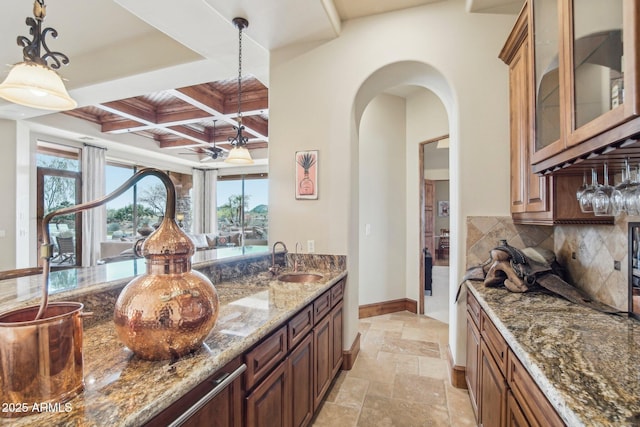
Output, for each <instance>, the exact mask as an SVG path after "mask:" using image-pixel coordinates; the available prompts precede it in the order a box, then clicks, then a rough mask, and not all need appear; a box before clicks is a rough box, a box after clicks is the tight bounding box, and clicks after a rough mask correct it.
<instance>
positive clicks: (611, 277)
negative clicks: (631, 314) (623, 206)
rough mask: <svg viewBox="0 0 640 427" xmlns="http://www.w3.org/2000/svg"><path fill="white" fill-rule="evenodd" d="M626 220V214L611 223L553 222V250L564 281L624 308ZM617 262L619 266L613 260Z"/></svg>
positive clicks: (626, 267) (626, 273)
mask: <svg viewBox="0 0 640 427" xmlns="http://www.w3.org/2000/svg"><path fill="white" fill-rule="evenodd" d="M628 224H629V221H628V219H627V216H626V215H623V216H621V217H620V218H619V219H618V220H617V221H616V223H615V224H614V225H593V226H584V225H582V226H578V225H557V226H555V227H554V228H555V232H554V241H555V245H554V250H555V252H556V258H557V259H558V262H559V263H560V264H561V265H563V266H564V267H565V268H566V270H567V274H568V281H569V282H570V283H572V284H573V285H575V286H577V287H578V288H581V289H582V290H584V291H585V292H586V293H587V294H588V295H589V296H591V297H592V298H594V299H595V300H598V301H600V302H603V303H605V304H608V305H611V306H613V307H616V308H618V309H620V310H623V311H627V310H628V308H629V307H628V303H629V283H628V280H629V279H628V277H629V276H628V272H629V266H628V263H629V259H628V246H629V244H628ZM615 261H619V262H620V270H616V269H615V268H614V262H615Z"/></svg>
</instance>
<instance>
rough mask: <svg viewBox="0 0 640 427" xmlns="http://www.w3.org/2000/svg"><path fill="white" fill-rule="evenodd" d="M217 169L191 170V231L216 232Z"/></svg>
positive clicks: (197, 232) (196, 232) (198, 232)
mask: <svg viewBox="0 0 640 427" xmlns="http://www.w3.org/2000/svg"><path fill="white" fill-rule="evenodd" d="M217 182H218V171H217V170H211V169H206V170H205V169H194V170H193V201H192V203H193V232H194V234H200V233H214V234H215V233H217V231H218V212H217V208H216V185H217Z"/></svg>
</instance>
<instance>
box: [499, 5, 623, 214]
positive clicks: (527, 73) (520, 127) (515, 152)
mask: <svg viewBox="0 0 640 427" xmlns="http://www.w3.org/2000/svg"><path fill="white" fill-rule="evenodd" d="M549 1H554V2H555V0H549ZM551 10H554V8H553V7H551ZM529 14H530V8H529V7H528V6H527V4H525V6H524V7H523V9H522V11H521V13H520V15H519V16H518V19H517V21H516V25H515V26H514V28H513V30H512V31H511V33H510V35H509V38H508V39H507V41H506V43H505V45H504V47H503V49H502V51H501V52H500V58H501V59H502V60H503V61H504V62H505V63H506V64H507V65H508V66H509V91H510V92H509V105H510V110H509V114H510V120H509V126H510V150H511V156H510V159H511V160H510V164H511V187H510V188H511V215H512V217H513V221H514V223H516V224H537V225H553V224H603V223H604V224H611V223H613V218H612V217H595V216H594V215H593V214H591V213H583V212H581V211H580V207H579V205H578V201H577V200H576V198H575V191H576V189H577V188H578V187H579V186H580V185H581V184H582V173H581V172H578V173H577V174H562V175H557V176H549V175H544V176H540V175H537V174H536V173H534V171H533V169H532V162H533V157H534V156H535V155H536V147H538V145H536V143H535V142H534V138H535V136H534V126H533V125H532V123H534V122H535V120H536V119H535V117H534V116H535V114H536V110H535V108H534V105H533V99H534V96H535V95H534V91H533V84H532V82H533V77H532V75H533V74H534V73H535V69H534V67H533V65H532V48H531V38H530V22H531V19H530V15H529ZM554 93H555V92H554ZM543 111H544V112H545V114H546V115H547V116H550V117H547V118H546V121H545V123H546V127H544V129H546V130H547V131H549V128H553V127H554V126H556V125H554V124H553V123H554V119H555V115H554V113H558V111H557V109H556V110H554V109H553V108H547V109H543ZM559 117H560V116H559V114H558V120H559ZM558 126H559V125H558ZM541 135H542V134H541V132H538V136H539V137H542V136H541ZM550 146H551V145H548V146H545V147H550ZM545 149H547V148H545Z"/></svg>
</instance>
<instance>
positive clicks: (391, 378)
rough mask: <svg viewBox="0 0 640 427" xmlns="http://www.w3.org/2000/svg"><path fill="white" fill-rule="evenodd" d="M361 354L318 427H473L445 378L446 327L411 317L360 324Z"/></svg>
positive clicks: (464, 402) (465, 400)
mask: <svg viewBox="0 0 640 427" xmlns="http://www.w3.org/2000/svg"><path fill="white" fill-rule="evenodd" d="M359 331H360V333H361V341H360V343H361V348H360V354H359V355H358V358H357V359H356V362H355V364H354V366H353V369H352V370H351V371H341V372H340V374H339V375H338V377H337V378H336V380H335V382H334V384H333V386H332V388H331V390H330V391H329V394H328V396H327V398H326V400H325V402H324V403H323V405H322V407H321V408H320V411H319V413H318V414H317V416H316V418H315V419H314V420H313V422H312V425H313V426H316V427H321V426H328V427H348V426H366V427H375V426H398V427H418V426H461V427H463V426H475V425H476V424H475V419H474V415H473V410H472V409H471V402H470V401H469V394H468V392H467V391H466V390H461V389H456V388H454V387H452V386H451V382H450V380H449V378H448V365H447V359H446V358H447V344H448V325H447V324H445V323H442V322H440V321H438V320H435V319H432V318H429V317H425V316H421V315H417V314H413V313H409V312H401V313H393V314H385V315H382V316H376V317H369V318H366V319H360V324H359Z"/></svg>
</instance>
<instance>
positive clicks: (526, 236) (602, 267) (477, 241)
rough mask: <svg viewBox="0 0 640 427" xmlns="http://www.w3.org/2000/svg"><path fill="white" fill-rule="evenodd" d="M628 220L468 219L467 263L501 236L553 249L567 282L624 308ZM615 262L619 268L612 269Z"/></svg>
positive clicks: (479, 257)
mask: <svg viewBox="0 0 640 427" xmlns="http://www.w3.org/2000/svg"><path fill="white" fill-rule="evenodd" d="M628 223H629V221H628V219H627V217H626V216H622V217H620V218H619V219H618V220H617V221H616V223H615V224H614V225H592V226H588V225H556V226H554V227H549V226H535V225H515V224H514V223H513V221H512V220H511V217H468V218H467V259H466V266H467V268H469V267H472V266H476V265H479V264H481V263H483V262H484V261H486V260H487V259H488V258H489V251H490V250H491V249H493V248H494V247H496V246H497V245H498V244H499V241H500V240H501V239H506V240H507V242H508V243H509V244H510V245H512V246H515V247H517V248H524V247H527V246H541V247H543V248H546V249H550V250H553V251H554V252H555V253H556V258H557V260H558V262H559V263H560V265H562V266H563V267H564V268H565V269H566V272H567V280H568V281H569V283H571V284H573V285H575V286H577V287H578V288H580V289H582V290H583V291H585V292H586V293H587V294H588V295H590V296H591V297H592V298H594V299H595V300H597V301H600V302H603V303H605V304H608V305H611V306H613V307H616V308H618V309H620V310H623V311H627V310H628V298H629V296H628V262H629V261H628V237H627V233H628ZM614 261H619V262H620V270H616V269H615V268H614Z"/></svg>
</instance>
